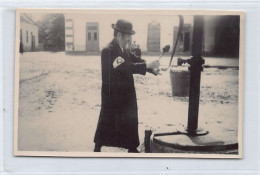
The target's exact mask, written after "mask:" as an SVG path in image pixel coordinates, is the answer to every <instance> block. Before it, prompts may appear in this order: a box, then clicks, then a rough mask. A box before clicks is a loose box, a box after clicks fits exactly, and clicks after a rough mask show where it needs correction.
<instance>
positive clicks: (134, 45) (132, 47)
mask: <svg viewBox="0 0 260 175" xmlns="http://www.w3.org/2000/svg"><path fill="white" fill-rule="evenodd" d="M135 48H136V42H135V41H133V44H132V45H131V50H133V49H135Z"/></svg>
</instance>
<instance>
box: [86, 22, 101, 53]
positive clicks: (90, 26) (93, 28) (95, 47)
mask: <svg viewBox="0 0 260 175" xmlns="http://www.w3.org/2000/svg"><path fill="white" fill-rule="evenodd" d="M86 51H87V52H98V51H99V33H98V23H96V22H91V23H87V41H86Z"/></svg>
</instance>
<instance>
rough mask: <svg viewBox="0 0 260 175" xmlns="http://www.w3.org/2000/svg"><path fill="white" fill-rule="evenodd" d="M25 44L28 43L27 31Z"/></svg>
mask: <svg viewBox="0 0 260 175" xmlns="http://www.w3.org/2000/svg"><path fill="white" fill-rule="evenodd" d="M26 42H27V43H28V31H26Z"/></svg>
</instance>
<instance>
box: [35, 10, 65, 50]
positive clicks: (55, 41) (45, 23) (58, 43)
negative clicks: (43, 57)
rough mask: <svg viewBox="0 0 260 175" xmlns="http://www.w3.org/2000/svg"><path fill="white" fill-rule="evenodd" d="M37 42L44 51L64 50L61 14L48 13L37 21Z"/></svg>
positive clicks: (63, 20)
mask: <svg viewBox="0 0 260 175" xmlns="http://www.w3.org/2000/svg"><path fill="white" fill-rule="evenodd" d="M38 24H39V42H42V43H43V44H44V50H46V51H64V50H65V18H64V15H63V14H48V15H46V16H45V17H44V18H43V19H42V21H40V22H39V23H38Z"/></svg>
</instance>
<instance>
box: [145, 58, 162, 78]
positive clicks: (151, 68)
mask: <svg viewBox="0 0 260 175" xmlns="http://www.w3.org/2000/svg"><path fill="white" fill-rule="evenodd" d="M159 66H160V62H159V60H156V61H153V62H151V63H147V65H146V68H147V72H150V73H152V74H154V75H158V74H159V72H160V69H159Z"/></svg>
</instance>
